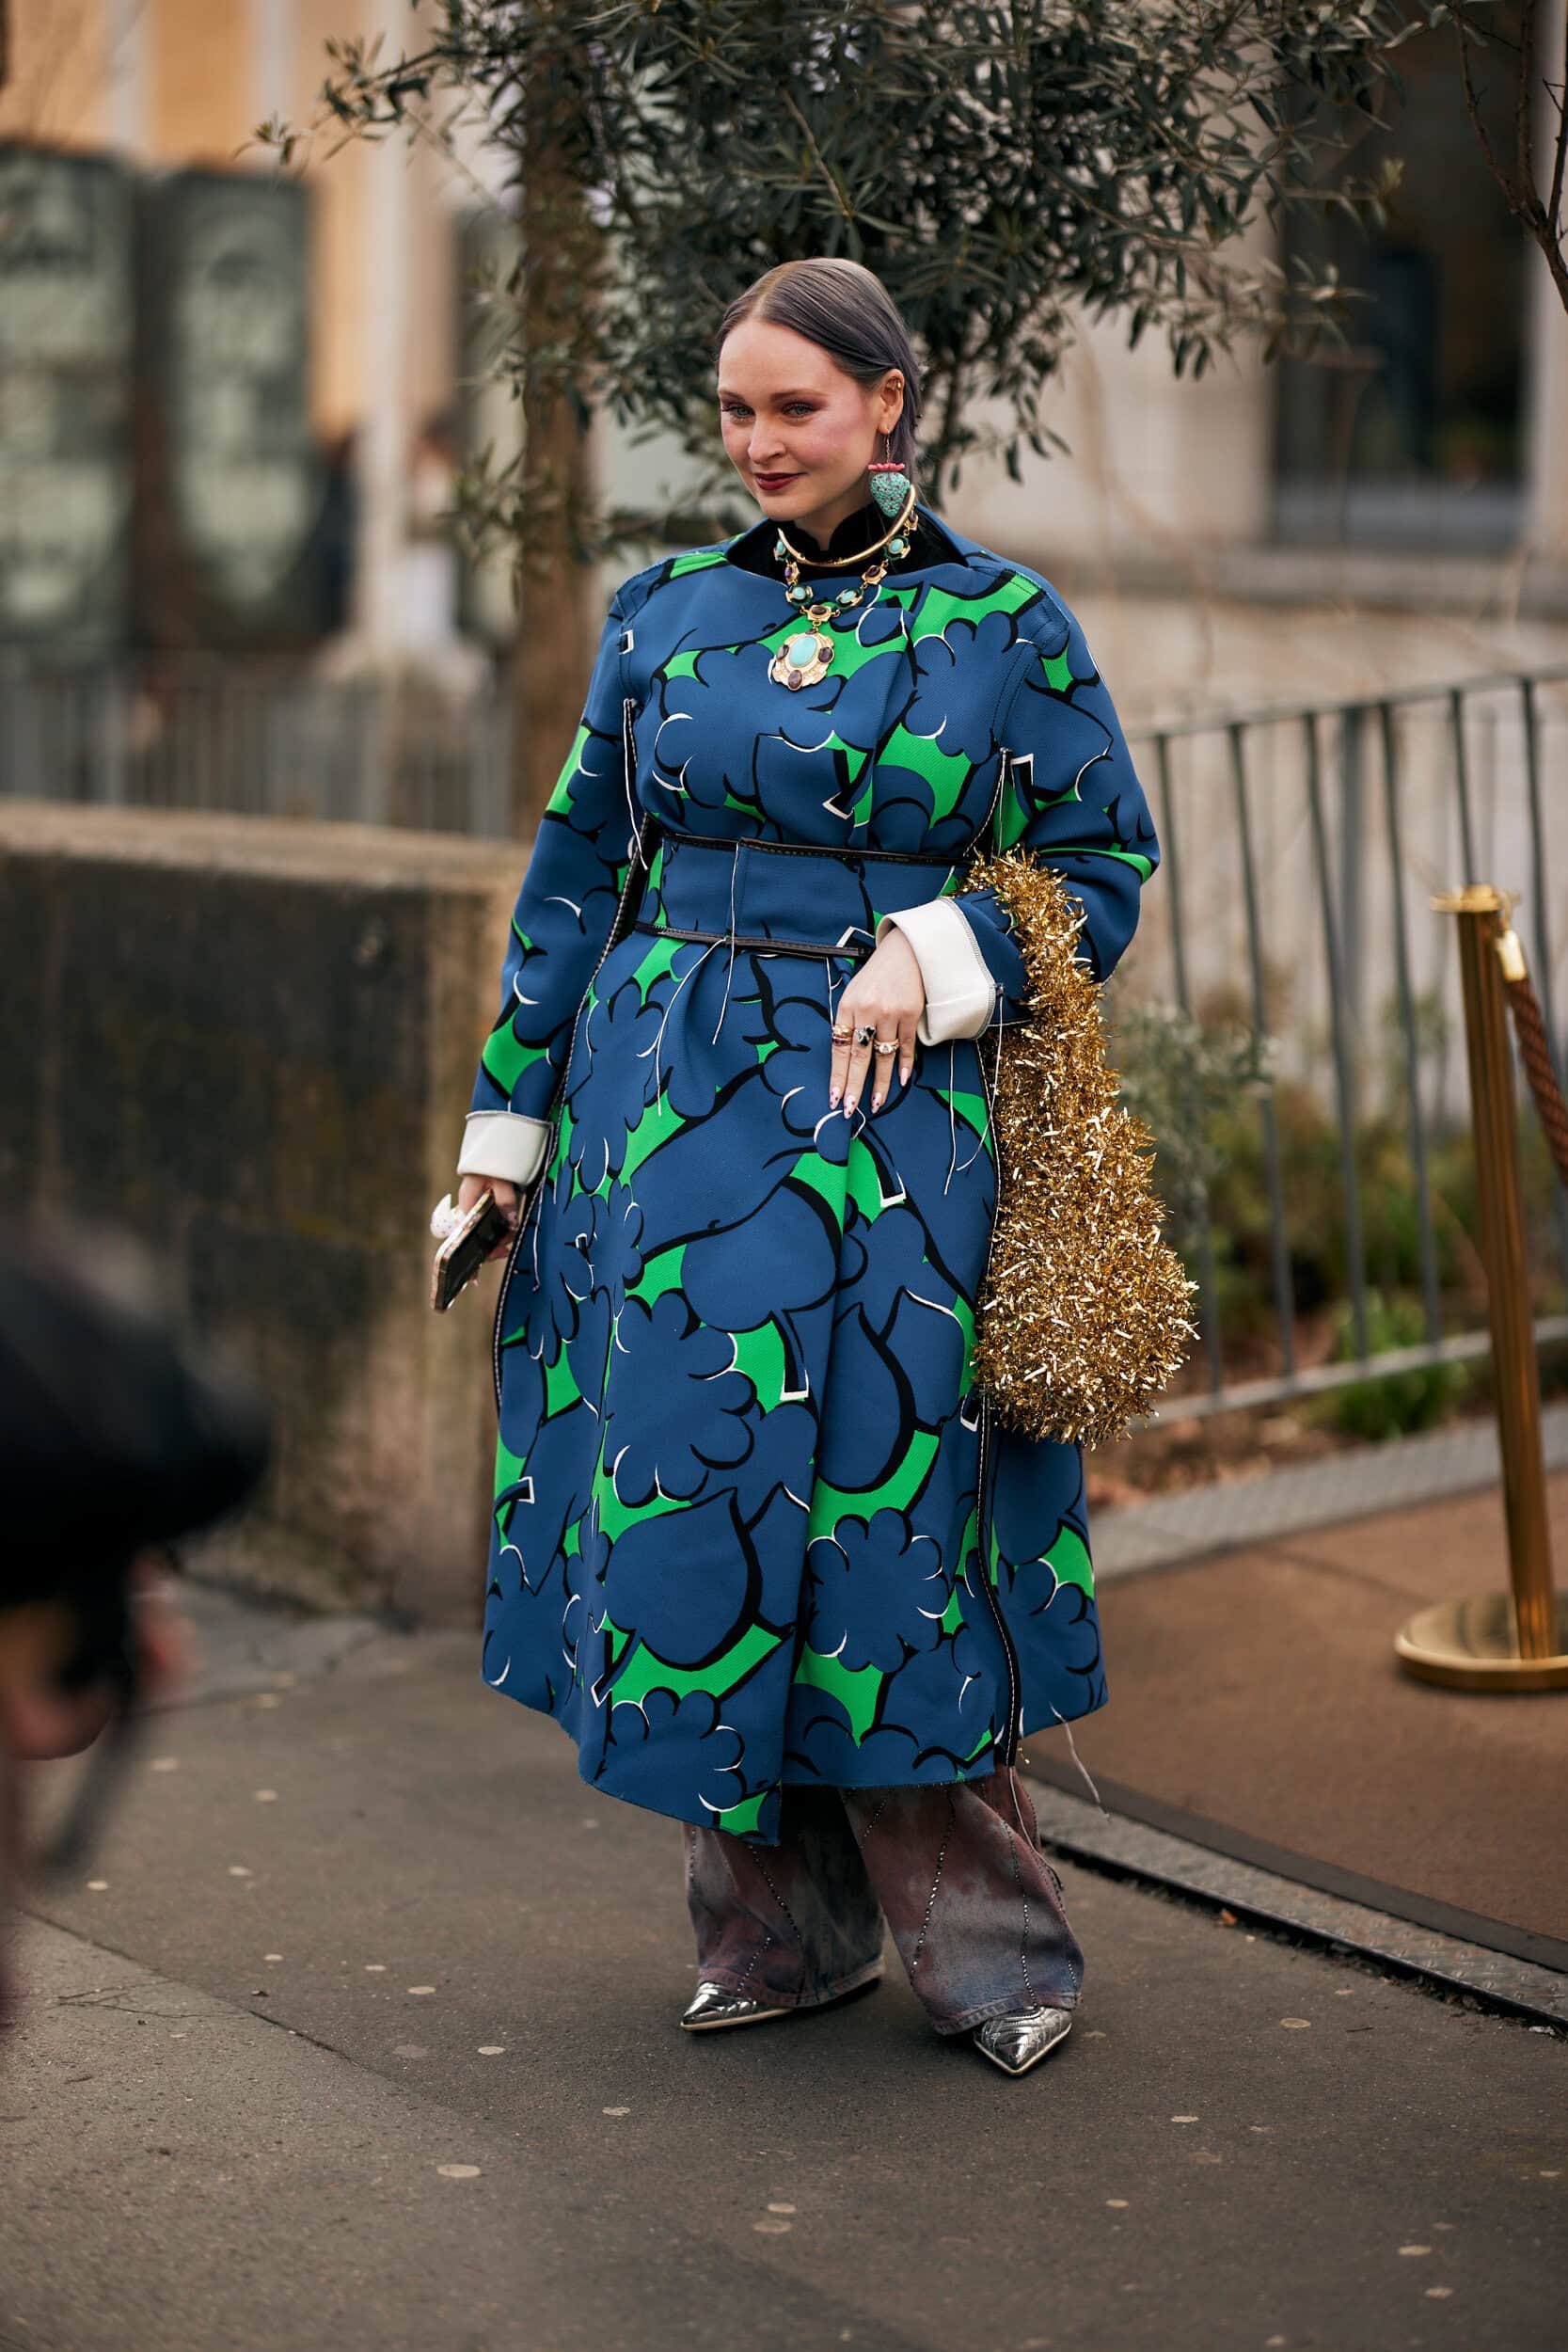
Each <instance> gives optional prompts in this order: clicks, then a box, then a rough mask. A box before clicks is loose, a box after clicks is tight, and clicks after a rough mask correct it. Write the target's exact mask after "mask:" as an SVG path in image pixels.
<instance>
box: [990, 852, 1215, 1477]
mask: <svg viewBox="0 0 1568 2352" xmlns="http://www.w3.org/2000/svg"><path fill="white" fill-rule="evenodd" d="M964 888H965V890H966V891H969V890H993V891H994V892H995V893H996V897H997V899H998V901H999V902H1000V904H1001V905H1002V906H1003V908H1004V909H1005V910H1006V913H1007V914H1008V915H1009V916H1010V917H1011V920H1012V925H1013V930H1014V934H1015V936H1016V938H1017V941H1018V945H1019V949H1020V952H1021V953H1022V958H1023V965H1024V973H1025V980H1026V996H1025V1008H1026V1009H1025V1017H1024V1018H1023V1019H1022V1020H1020V1021H1013V1022H1007V1023H1005V1024H1004V1025H1003V1026H1002V1028H1001V1031H1000V1037H999V1041H998V1044H997V1048H996V1075H995V1083H994V1086H993V1087H992V1089H991V1096H992V1117H993V1120H994V1122H995V1128H996V1134H995V1139H994V1150H995V1155H996V1163H997V1206H996V1221H995V1226H994V1229H993V1232H992V1237H991V1250H990V1262H989V1265H988V1268H987V1275H986V1280H985V1283H984V1285H983V1287H982V1291H981V1295H980V1300H979V1312H978V1315H977V1318H976V1327H975V1339H974V1371H975V1377H976V1378H977V1379H978V1380H979V1382H980V1383H981V1385H982V1387H984V1388H985V1389H987V1390H988V1391H990V1397H991V1400H992V1405H993V1407H994V1410H995V1412H996V1416H997V1418H998V1420H999V1421H1001V1422H1003V1423H1005V1424H1006V1427H1008V1428H1010V1429H1015V1430H1017V1431H1018V1432H1019V1433H1020V1434H1021V1435H1022V1436H1024V1437H1027V1438H1057V1439H1061V1440H1063V1441H1066V1442H1076V1443H1078V1444H1081V1445H1086V1446H1096V1445H1104V1444H1106V1443H1107V1442H1108V1441H1109V1440H1110V1439H1112V1438H1117V1437H1120V1436H1121V1434H1122V1432H1123V1431H1124V1430H1125V1428H1126V1426H1127V1424H1128V1422H1130V1421H1131V1420H1132V1419H1133V1418H1134V1417H1135V1416H1136V1415H1138V1414H1140V1413H1142V1412H1144V1411H1145V1410H1147V1408H1148V1406H1149V1404H1150V1403H1151V1401H1152V1400H1153V1398H1154V1397H1155V1396H1157V1395H1158V1394H1159V1392H1160V1391H1161V1390H1162V1389H1163V1388H1164V1385H1165V1383H1166V1382H1167V1381H1168V1380H1169V1379H1170V1377H1171V1375H1172V1374H1173V1373H1174V1372H1175V1371H1176V1370H1177V1367H1178V1366H1179V1365H1180V1363H1181V1362H1182V1360H1183V1358H1184V1356H1185V1353H1186V1345H1185V1343H1187V1342H1188V1341H1190V1340H1192V1339H1194V1338H1196V1326H1195V1325H1194V1324H1193V1323H1192V1322H1191V1320H1190V1319H1189V1317H1188V1314H1187V1302H1188V1299H1189V1298H1190V1297H1191V1295H1192V1294H1193V1292H1194V1291H1195V1290H1196V1287H1197V1286H1196V1283H1195V1282H1191V1281H1189V1280H1188V1279H1187V1276H1186V1274H1185V1272H1184V1271H1183V1269H1182V1265H1181V1261H1180V1258H1179V1257H1178V1256H1177V1254H1176V1252H1175V1250H1174V1249H1173V1248H1171V1246H1170V1244H1169V1243H1168V1242H1167V1241H1166V1240H1165V1239H1164V1235H1163V1233H1162V1231H1161V1228H1162V1225H1163V1223H1164V1208H1163V1204H1162V1202H1161V1200H1160V1197H1159V1195H1158V1193H1157V1192H1156V1191H1155V1189H1154V1182H1153V1177H1152V1173H1151V1168H1150V1161H1149V1157H1148V1154H1149V1152H1150V1151H1151V1149H1152V1146H1153V1142H1154V1138H1153V1136H1152V1135H1151V1134H1150V1132H1149V1130H1148V1126H1147V1125H1146V1124H1145V1122H1144V1121H1143V1120H1140V1119H1139V1118H1137V1117H1136V1116H1135V1114H1134V1113H1133V1112H1132V1111H1131V1110H1129V1108H1128V1107H1127V1105H1126V1104H1124V1103H1122V1102H1121V1101H1120V1100H1119V1098H1118V1095H1117V1074H1116V1073H1115V1071H1114V1070H1112V1069H1111V1068H1110V1067H1109V1065H1108V1064H1107V1061H1106V1058H1105V1036H1104V1031H1103V1028H1102V1026H1101V1010H1100V996H1101V990H1100V983H1099V982H1098V981H1097V980H1095V979H1094V978H1093V977H1092V976H1091V974H1090V973H1089V972H1088V971H1087V970H1086V969H1085V966H1084V965H1083V964H1081V963H1080V962H1079V961H1077V959H1076V957H1075V955H1074V953H1073V943H1074V942H1075V940H1076V938H1077V936H1078V933H1079V931H1080V930H1082V929H1083V925H1084V921H1085V917H1084V914H1083V911H1082V909H1081V908H1079V907H1078V906H1077V905H1076V904H1075V903H1074V902H1073V901H1072V900H1071V899H1070V898H1069V895H1068V892H1067V889H1066V887H1065V886H1064V884H1063V881H1062V877H1061V875H1060V874H1059V873H1057V872H1056V870H1055V868H1054V867H1053V866H1046V865H1043V864H1041V863H1040V862H1038V861H1037V859H1035V858H1033V857H1031V856H1030V855H1029V854H1028V852H1027V851H1025V850H1017V849H1015V850H996V851H991V852H990V853H988V854H984V855H981V856H980V857H977V858H976V859H975V860H974V863H973V864H972V865H971V866H970V867H969V868H968V870H967V873H966V876H965V882H964ZM981 1050H982V1053H984V1051H985V1045H984V1041H983V1040H982V1041H981Z"/></svg>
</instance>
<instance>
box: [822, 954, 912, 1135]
mask: <svg viewBox="0 0 1568 2352" xmlns="http://www.w3.org/2000/svg"><path fill="white" fill-rule="evenodd" d="M925 1009H926V988H925V983H924V981H923V980H922V979H921V977H920V965H919V963H918V961H916V958H915V952H914V949H913V948H912V947H911V946H910V943H909V941H908V940H907V939H906V938H905V937H904V934H903V932H902V931H901V930H897V929H896V928H894V929H890V930H889V931H888V933H887V935H886V937H885V938H884V939H883V941H882V943H881V945H880V946H879V947H875V948H873V949H872V951H871V953H870V955H869V956H867V958H866V960H865V961H864V962H863V964H862V965H861V967H860V969H859V971H858V972H857V973H856V974H855V976H854V977H853V978H852V979H851V980H850V982H849V984H848V986H847V988H846V990H845V992H844V993H843V995H842V996H841V997H840V998H839V1000H838V1003H837V1005H836V1006H835V1007H834V1009H833V1024H832V1025H833V1027H834V1028H835V1029H847V1030H848V1031H849V1035H848V1036H847V1037H845V1038H835V1040H834V1041H833V1058H832V1073H831V1075H830V1077H829V1080H828V1101H829V1104H830V1105H832V1107H834V1108H836V1107H837V1105H838V1104H839V1102H840V1100H841V1099H842V1101H843V1104H844V1116H845V1118H846V1119H847V1118H848V1117H849V1116H850V1115H851V1113H852V1112H853V1111H854V1109H855V1108H856V1105H857V1104H859V1102H860V1099H861V1094H862V1091H863V1088H864V1086H865V1079H866V1073H867V1072H868V1071H869V1072H870V1073H871V1086H872V1094H871V1107H872V1109H873V1110H874V1111H879V1110H880V1109H881V1107H882V1104H883V1103H884V1102H885V1101H886V1100H887V1092H888V1087H889V1085H890V1083H891V1073H892V1069H893V1065H894V1063H895V1062H896V1063H897V1065H898V1083H899V1085H900V1086H901V1087H907V1086H908V1085H909V1083H910V1075H911V1072H912V1071H913V1069H914V1047H915V1029H916V1026H917V1025H918V1023H919V1020H920V1016H921V1014H922V1013H923V1012H924V1011H925ZM863 1028H872V1029H875V1031H876V1033H877V1038H878V1041H879V1042H880V1043H882V1044H884V1045H885V1044H887V1043H888V1042H889V1041H890V1040H891V1041H895V1042H896V1045H897V1048H898V1050H897V1052H896V1054H879V1053H878V1052H877V1051H876V1048H875V1046H874V1045H873V1044H872V1042H871V1041H870V1040H869V1039H868V1040H867V1041H866V1042H865V1043H864V1044H863V1045H857V1044H856V1042H855V1038H854V1032H855V1030H857V1029H863Z"/></svg>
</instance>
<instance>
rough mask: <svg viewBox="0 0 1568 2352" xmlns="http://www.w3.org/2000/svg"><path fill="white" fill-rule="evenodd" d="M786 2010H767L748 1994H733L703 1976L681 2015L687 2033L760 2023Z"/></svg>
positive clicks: (781, 2014) (723, 1986)
mask: <svg viewBox="0 0 1568 2352" xmlns="http://www.w3.org/2000/svg"><path fill="white" fill-rule="evenodd" d="M788 2015H789V2011H788V2010H787V2009H769V2008H768V2005H767V2003H766V2002H765V2001H753V2000H752V1998H751V1996H750V1994H745V1993H732V1992H731V1991H730V1989H729V1987H728V1985H723V1984H712V1983H710V1982H709V1981H708V1979H706V1978H704V1979H703V1981H702V1983H701V1984H699V1985H698V1987H697V1990H696V1992H695V1993H694V1994H692V1996H691V1999H690V2001H689V2004H688V2006H687V2009H686V2011H685V2014H684V2015H683V2016H682V2018H681V2026H682V2027H683V2029H684V2030H685V2031H686V2032H687V2033H717V2032H718V2030H719V2028H720V2026H760V2025H761V2024H762V2023H763V2021H764V2019H766V2018H768V2017H787V2016H788Z"/></svg>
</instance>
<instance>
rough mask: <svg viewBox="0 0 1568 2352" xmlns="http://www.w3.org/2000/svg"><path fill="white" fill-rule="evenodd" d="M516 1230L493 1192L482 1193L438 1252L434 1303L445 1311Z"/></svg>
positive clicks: (432, 1282) (433, 1278)
mask: <svg viewBox="0 0 1568 2352" xmlns="http://www.w3.org/2000/svg"><path fill="white" fill-rule="evenodd" d="M511 1231H512V1225H511V1221H510V1220H509V1218H508V1216H507V1215H506V1212H505V1210H504V1209H502V1208H501V1206H500V1204H499V1201H498V1200H497V1199H496V1196H495V1194H494V1193H493V1192H489V1191H485V1192H482V1193H481V1194H480V1196H479V1199H478V1200H476V1201H475V1202H474V1205H473V1207H472V1208H471V1209H470V1210H469V1211H468V1213H467V1216H465V1217H464V1219H463V1221H462V1223H461V1224H459V1225H454V1226H453V1227H452V1230H451V1232H450V1233H449V1234H448V1235H447V1237H446V1240H445V1241H444V1242H443V1243H442V1244H441V1246H440V1248H439V1249H437V1250H436V1263H435V1264H434V1266H433V1267H432V1269H431V1277H430V1303H431V1305H432V1306H433V1307H434V1308H435V1310H436V1313H437V1314H444V1313H445V1312H446V1310H447V1309H448V1308H449V1307H450V1306H451V1302H452V1300H453V1299H454V1298H456V1297H457V1296H458V1295H460V1294H461V1293H462V1292H463V1291H465V1290H467V1286H468V1284H469V1283H470V1282H471V1281H472V1280H473V1279H474V1277H475V1275H476V1274H477V1273H478V1272H479V1269H480V1267H481V1266H482V1265H483V1263H484V1262H485V1260H486V1259H487V1258H488V1257H489V1255H490V1253H491V1251H492V1250H493V1249H497V1248H499V1246H500V1244H501V1243H502V1242H503V1241H504V1240H505V1239H506V1237H507V1235H508V1233H510V1232H511Z"/></svg>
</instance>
